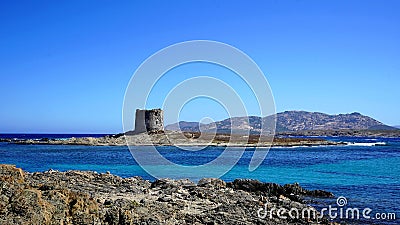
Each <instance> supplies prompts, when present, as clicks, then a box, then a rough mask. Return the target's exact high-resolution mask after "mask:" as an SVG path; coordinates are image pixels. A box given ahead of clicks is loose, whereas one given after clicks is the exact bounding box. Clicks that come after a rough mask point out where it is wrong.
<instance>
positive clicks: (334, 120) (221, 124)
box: [166, 111, 396, 133]
mask: <svg viewBox="0 0 400 225" xmlns="http://www.w3.org/2000/svg"><path fill="white" fill-rule="evenodd" d="M275 121H276V132H282V131H285V132H286V131H305V130H395V129H396V128H394V127H390V126H387V125H385V124H383V123H381V122H379V121H377V120H375V119H373V118H371V117H368V116H364V115H361V114H360V113H350V114H339V115H328V114H325V113H319V112H305V111H286V112H281V113H278V114H276V115H272V116H267V117H263V118H262V117H257V116H250V117H234V118H228V119H225V120H222V121H217V122H214V123H210V124H199V123H196V122H179V123H175V124H171V125H168V126H166V129H167V130H179V128H180V129H181V130H182V131H190V132H198V131H199V130H200V128H201V130H202V131H205V132H207V131H208V130H214V129H217V130H218V132H219V133H230V132H231V130H232V132H233V133H244V132H250V133H260V132H261V131H263V132H266V133H268V132H270V131H271V129H272V128H273V127H274V122H275Z"/></svg>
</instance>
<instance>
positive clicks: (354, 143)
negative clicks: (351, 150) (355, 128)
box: [346, 142, 386, 147]
mask: <svg viewBox="0 0 400 225" xmlns="http://www.w3.org/2000/svg"><path fill="white" fill-rule="evenodd" d="M346 144H347V145H348V146H367V147H368V146H377V145H386V142H374V143H367V142H346Z"/></svg>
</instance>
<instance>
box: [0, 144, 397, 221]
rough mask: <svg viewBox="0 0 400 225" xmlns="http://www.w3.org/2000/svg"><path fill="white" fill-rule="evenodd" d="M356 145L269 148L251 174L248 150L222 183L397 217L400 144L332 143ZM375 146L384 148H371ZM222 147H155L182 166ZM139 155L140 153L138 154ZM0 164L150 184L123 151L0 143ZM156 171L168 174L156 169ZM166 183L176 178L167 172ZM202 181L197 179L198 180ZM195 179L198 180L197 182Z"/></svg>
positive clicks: (204, 160) (197, 162) (202, 159)
mask: <svg viewBox="0 0 400 225" xmlns="http://www.w3.org/2000/svg"><path fill="white" fill-rule="evenodd" d="M331 139H334V140H339V141H346V142H352V143H356V144H354V145H349V146H321V147H294V148H280V147H277V148H272V149H271V150H270V151H269V153H268V155H267V157H266V159H265V160H264V161H263V163H262V165H261V166H260V167H259V168H258V169H257V170H255V171H253V172H250V171H249V170H248V165H249V162H250V159H251V157H252V155H253V152H254V149H253V148H248V149H246V151H245V152H244V154H243V155H242V157H241V159H240V160H239V162H238V163H237V164H236V165H235V166H234V167H233V169H232V170H231V171H229V172H228V173H226V174H225V175H224V176H223V177H222V179H223V180H225V181H232V180H234V179H236V178H250V179H258V180H261V181H264V182H275V183H279V184H286V183H294V182H298V183H300V185H302V186H303V187H306V188H309V189H324V190H328V191H331V192H333V193H334V194H335V196H345V197H346V198H347V200H348V206H349V207H359V208H366V207H368V208H371V209H372V210H373V212H381V213H382V212H386V213H388V212H394V213H396V216H397V217H399V216H400V210H399V204H400V139H398V138H397V139H396V138H378V139H370V138H331ZM374 143H380V144H383V145H377V146H375V145H374ZM223 150H224V148H221V147H208V148H207V149H205V150H202V151H183V150H180V149H177V148H174V147H158V151H159V152H160V153H161V154H162V155H164V156H165V157H166V158H168V159H169V160H171V161H173V162H175V163H178V164H182V165H200V164H203V163H207V162H209V161H211V160H213V159H214V158H216V157H217V156H219V155H220V154H221V153H222V152H223ZM138 151H140V148H139V149H138ZM0 163H7V164H15V165H17V166H18V167H20V168H23V169H24V170H26V171H30V172H35V171H45V170H48V169H50V168H51V169H56V170H61V171H65V170H71V169H73V170H94V171H98V172H106V171H110V172H111V173H113V174H116V175H120V176H122V177H130V176H142V177H144V178H145V179H150V180H154V178H153V177H151V176H150V175H149V174H147V173H146V172H145V171H144V170H143V169H142V168H141V167H140V166H139V165H138V164H137V163H136V162H135V160H134V159H133V157H132V156H131V154H130V152H129V149H128V148H127V147H125V146H122V147H111V146H46V145H14V144H8V143H0ZM154 166H156V167H157V169H160V170H163V169H168V168H166V167H164V166H163V165H154ZM168 174H169V177H171V178H176V177H179V174H174V172H173V171H170V172H169V173H168ZM199 176H201V174H199ZM195 179H197V178H195ZM335 203H336V198H333V199H321V200H320V201H319V202H316V203H313V204H314V206H316V207H323V206H324V205H328V204H335ZM352 222H358V223H360V224H364V223H378V224H398V223H399V222H400V221H399V220H398V219H397V220H394V221H393V220H392V221H381V220H379V221H377V220H370V221H361V222H360V221H352Z"/></svg>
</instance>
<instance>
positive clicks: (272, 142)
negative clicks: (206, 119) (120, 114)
mask: <svg viewBox="0 0 400 225" xmlns="http://www.w3.org/2000/svg"><path fill="white" fill-rule="evenodd" d="M0 142H9V143H13V144H21V145H89V146H124V145H127V144H128V145H131V146H140V145H158V146H239V147H241V146H246V147H255V146H259V147H269V146H282V147H293V146H319V145H345V144H346V143H343V142H334V141H327V140H324V139H322V138H292V137H290V138H277V137H271V136H262V137H260V136H259V135H247V136H246V135H244V136H243V135H228V134H216V135H214V134H201V133H196V132H184V133H182V132H177V131H166V132H164V133H153V134H148V133H140V134H132V135H124V134H117V135H108V136H104V137H97V138H95V137H81V138H75V137H72V138H67V139H48V138H42V139H0Z"/></svg>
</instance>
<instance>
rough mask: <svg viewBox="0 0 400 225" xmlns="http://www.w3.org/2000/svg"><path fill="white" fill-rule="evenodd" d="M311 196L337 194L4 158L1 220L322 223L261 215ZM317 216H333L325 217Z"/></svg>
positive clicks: (298, 204)
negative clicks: (48, 166) (60, 167)
mask: <svg viewBox="0 0 400 225" xmlns="http://www.w3.org/2000/svg"><path fill="white" fill-rule="evenodd" d="M304 196H311V197H333V194H332V193H330V192H326V191H322V190H313V191H310V190H305V189H304V188H302V187H301V186H300V185H299V184H287V185H284V186H282V185H278V184H274V183H262V182H259V181H257V180H242V179H238V180H235V181H233V182H224V181H222V180H220V179H212V178H204V179H202V180H200V181H199V182H198V183H197V184H196V183H193V182H192V181H190V180H171V179H162V180H156V181H154V182H150V181H148V180H143V179H142V178H140V177H131V178H121V177H118V176H115V175H112V174H109V173H97V172H90V171H67V172H59V171H54V170H49V171H46V172H36V173H28V172H24V171H22V170H21V169H19V168H16V167H15V166H11V165H0V224H5V225H6V224H314V223H315V224H316V223H317V219H314V218H301V217H300V218H294V219H292V218H290V217H287V218H286V219H282V217H278V216H277V214H276V213H277V212H276V211H273V213H272V214H271V216H270V215H268V216H267V217H265V218H263V217H259V216H258V214H257V211H259V210H260V209H264V206H265V204H267V206H268V208H272V207H276V208H285V209H286V214H287V213H288V212H289V210H290V209H291V208H296V209H298V210H299V211H300V212H301V210H303V209H307V210H313V208H312V207H311V206H308V205H306V204H304V202H303V201H302V198H303V197H304ZM261 211H262V210H261ZM262 212H263V211H262ZM286 214H285V215H286ZM286 216H287V215H286ZM318 223H320V224H329V221H328V220H326V219H324V218H322V219H319V220H318Z"/></svg>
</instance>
